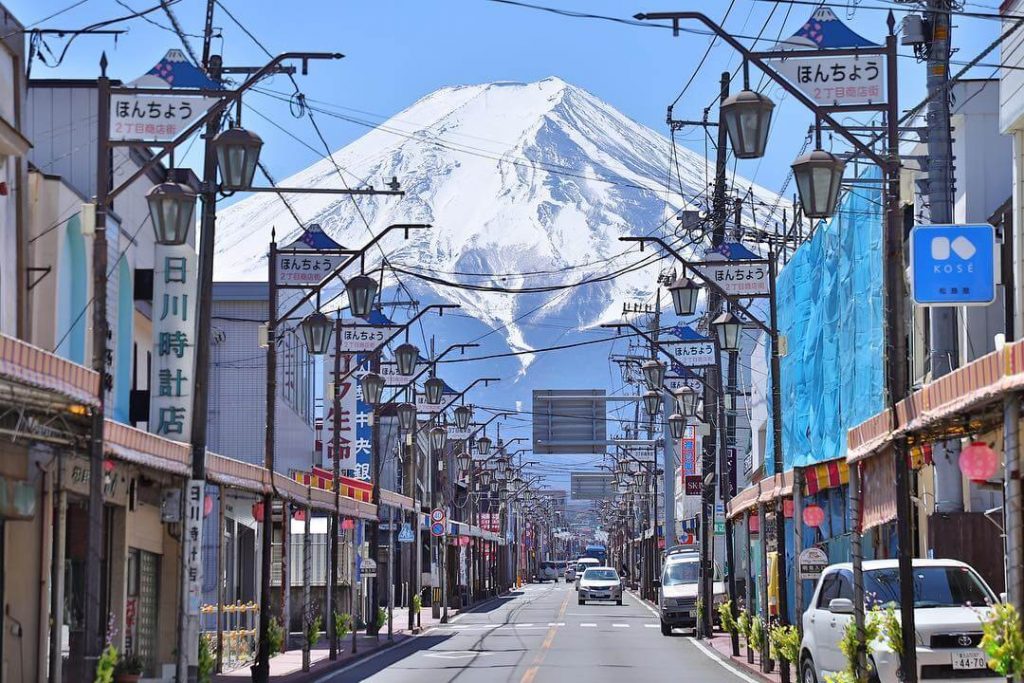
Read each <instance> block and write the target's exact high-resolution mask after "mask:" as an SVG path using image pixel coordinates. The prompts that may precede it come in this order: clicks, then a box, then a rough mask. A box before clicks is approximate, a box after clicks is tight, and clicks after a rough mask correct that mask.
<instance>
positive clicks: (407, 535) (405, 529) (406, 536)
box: [398, 522, 414, 543]
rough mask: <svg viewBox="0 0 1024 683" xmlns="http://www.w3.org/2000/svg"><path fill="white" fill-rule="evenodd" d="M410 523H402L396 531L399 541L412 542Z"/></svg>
mask: <svg viewBox="0 0 1024 683" xmlns="http://www.w3.org/2000/svg"><path fill="white" fill-rule="evenodd" d="M413 538H414V536H413V534H412V525H411V524H409V522H403V523H402V530H401V531H399V532H398V542H399V543H412V541H413Z"/></svg>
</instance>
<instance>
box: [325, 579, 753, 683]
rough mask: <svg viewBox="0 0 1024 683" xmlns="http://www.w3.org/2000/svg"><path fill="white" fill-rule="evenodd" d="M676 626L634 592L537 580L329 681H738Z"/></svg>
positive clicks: (339, 682) (736, 682)
mask: <svg viewBox="0 0 1024 683" xmlns="http://www.w3.org/2000/svg"><path fill="white" fill-rule="evenodd" d="M688 635H690V634H688V633H685V632H682V631H677V632H676V635H674V636H673V637H670V638H667V637H665V636H662V635H661V631H660V629H659V628H658V618H657V616H656V615H655V614H654V612H653V611H651V610H650V609H649V608H648V607H647V606H646V605H643V604H641V603H640V602H639V601H638V600H637V599H636V598H635V597H633V596H632V595H626V597H625V604H623V605H622V606H621V607H619V606H616V605H614V604H607V603H601V604H594V603H592V604H587V605H583V606H580V605H577V602H576V593H575V591H574V590H573V588H572V585H571V584H570V585H568V586H567V585H566V584H564V583H559V584H556V585H552V584H531V585H527V586H525V587H524V588H523V589H522V590H521V591H517V592H515V593H514V594H513V595H512V596H510V597H506V598H502V599H501V600H498V601H495V602H492V603H489V604H488V606H487V608H486V609H485V610H483V611H477V612H468V613H465V614H462V615H460V616H458V617H457V618H456V619H455V621H453V622H452V623H450V624H445V625H442V626H439V627H437V628H435V629H433V630H431V631H428V632H427V633H425V634H423V635H421V636H419V637H417V638H413V639H410V640H408V641H405V642H403V643H402V644H400V645H398V646H396V647H395V648H393V649H390V650H386V651H384V652H382V653H380V654H378V655H376V656H374V657H372V658H371V659H368V660H365V661H363V662H361V663H356V664H354V665H353V666H351V667H350V668H348V669H345V670H342V671H339V672H337V673H335V674H333V675H331V676H328V677H326V678H324V679H322V682H321V683H342V682H346V683H347V682H349V681H372V682H373V683H449V682H452V681H458V682H459V683H476V682H477V681H479V682H480V683H493V682H494V681H509V682H514V683H577V682H578V683H584V682H585V683H634V682H637V683H638V682H640V681H650V682H652V683H653V682H657V681H672V680H679V678H680V676H682V675H684V672H685V676H684V677H685V679H686V680H689V681H699V682H700V683H717V682H722V683H740V682H741V681H748V682H749V681H751V679H749V678H746V677H744V676H741V675H739V674H736V673H733V672H732V670H731V669H726V668H725V667H724V666H723V665H722V664H720V663H719V662H718V661H716V660H714V659H712V658H711V657H710V656H709V655H708V654H705V653H704V652H703V651H702V650H701V649H700V647H699V646H698V645H696V644H694V642H693V641H692V640H691V639H690V638H689V637H687V636H688Z"/></svg>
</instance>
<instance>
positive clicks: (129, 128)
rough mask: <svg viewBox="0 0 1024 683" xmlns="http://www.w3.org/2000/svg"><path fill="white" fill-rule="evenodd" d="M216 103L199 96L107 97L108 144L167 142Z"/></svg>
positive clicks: (124, 95)
mask: <svg viewBox="0 0 1024 683" xmlns="http://www.w3.org/2000/svg"><path fill="white" fill-rule="evenodd" d="M216 102H217V98H215V97H204V96H202V95H170V94H168V95H142V94H114V95H111V96H110V130H109V137H110V139H111V140H121V141H126V140H138V141H159V142H167V141H170V140H173V139H174V138H176V137H177V136H178V135H180V134H181V133H183V132H184V131H185V129H186V128H188V127H189V126H191V125H192V124H193V123H195V122H196V121H197V120H199V119H200V118H201V117H202V116H203V115H205V114H206V112H207V111H208V110H209V109H210V107H212V106H213V105H214V104H215V103H216Z"/></svg>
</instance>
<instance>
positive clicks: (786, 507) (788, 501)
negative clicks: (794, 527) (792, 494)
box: [782, 498, 793, 519]
mask: <svg viewBox="0 0 1024 683" xmlns="http://www.w3.org/2000/svg"><path fill="white" fill-rule="evenodd" d="M782 516H783V517H785V518H786V519H793V499H792V498H783V499H782Z"/></svg>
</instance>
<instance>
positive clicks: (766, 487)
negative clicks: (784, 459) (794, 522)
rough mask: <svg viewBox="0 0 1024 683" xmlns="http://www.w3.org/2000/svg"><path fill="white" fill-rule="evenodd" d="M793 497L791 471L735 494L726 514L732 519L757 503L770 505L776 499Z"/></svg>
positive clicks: (773, 476)
mask: <svg viewBox="0 0 1024 683" xmlns="http://www.w3.org/2000/svg"><path fill="white" fill-rule="evenodd" d="M792 496H793V470H789V471H788V472H783V473H782V474H781V475H778V474H774V475H772V476H770V477H765V478H764V479H762V480H761V481H759V482H757V483H755V484H752V485H750V486H748V487H747V488H745V489H743V490H742V491H740V492H739V493H738V494H736V495H735V496H734V497H733V499H732V500H730V501H729V504H728V506H727V507H726V514H727V515H728V516H729V518H730V519H731V518H733V517H735V516H737V515H739V514H741V513H743V512H746V511H747V510H750V509H751V508H754V507H756V506H757V505H758V504H759V503H770V502H771V501H773V500H775V499H776V498H780V497H781V498H791V497H792Z"/></svg>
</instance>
